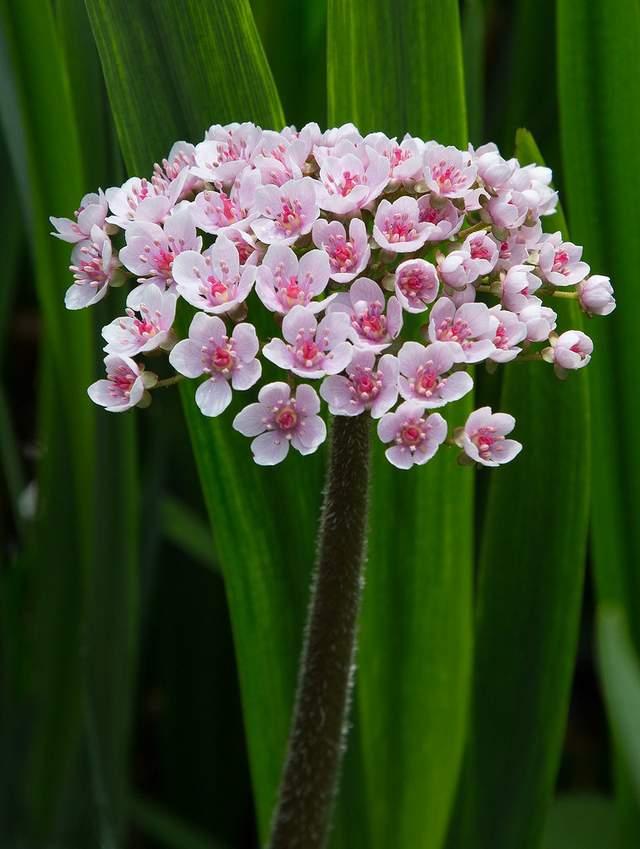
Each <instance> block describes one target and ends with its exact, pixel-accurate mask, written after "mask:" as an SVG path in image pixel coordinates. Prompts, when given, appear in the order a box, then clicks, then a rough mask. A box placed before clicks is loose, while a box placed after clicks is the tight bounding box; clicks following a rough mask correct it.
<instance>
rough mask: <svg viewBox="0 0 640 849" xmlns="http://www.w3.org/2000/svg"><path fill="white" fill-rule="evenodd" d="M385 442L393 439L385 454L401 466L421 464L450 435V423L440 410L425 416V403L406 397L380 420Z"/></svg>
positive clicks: (381, 436)
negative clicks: (405, 399)
mask: <svg viewBox="0 0 640 849" xmlns="http://www.w3.org/2000/svg"><path fill="white" fill-rule="evenodd" d="M378 436H379V437H380V439H381V440H382V442H393V445H392V446H391V447H390V448H387V450H386V451H385V452H384V456H385V457H386V458H387V460H388V461H389V462H390V463H392V464H393V465H394V466H396V468H398V469H410V468H411V466H413V465H416V466H422V465H423V464H424V463H426V462H427V461H428V460H430V459H431V458H432V457H433V456H434V454H435V453H436V451H437V450H438V448H439V447H440V445H442V443H443V442H444V441H445V439H446V438H447V423H446V422H445V420H444V419H443V418H442V416H441V415H440V413H432V414H431V415H430V416H425V412H424V406H423V405H422V404H419V403H417V402H415V401H405V402H404V403H403V404H400V406H399V407H398V409H397V410H396V411H395V412H393V413H387V414H386V415H385V416H383V417H382V418H381V419H380V421H379V422H378Z"/></svg>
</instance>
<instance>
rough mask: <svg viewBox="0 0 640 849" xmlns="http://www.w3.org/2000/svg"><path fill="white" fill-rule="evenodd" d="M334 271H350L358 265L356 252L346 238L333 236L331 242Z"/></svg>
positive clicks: (330, 249)
mask: <svg viewBox="0 0 640 849" xmlns="http://www.w3.org/2000/svg"><path fill="white" fill-rule="evenodd" d="M329 259H330V260H331V269H332V271H342V272H344V271H350V270H351V269H352V268H353V267H354V266H355V264H356V258H355V251H354V249H353V245H352V244H351V242H347V241H346V239H345V238H344V236H333V237H332V238H331V240H330V242H329Z"/></svg>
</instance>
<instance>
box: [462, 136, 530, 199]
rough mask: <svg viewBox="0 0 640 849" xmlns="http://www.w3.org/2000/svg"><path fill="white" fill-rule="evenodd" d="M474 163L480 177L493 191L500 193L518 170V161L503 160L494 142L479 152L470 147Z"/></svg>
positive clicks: (480, 148)
mask: <svg viewBox="0 0 640 849" xmlns="http://www.w3.org/2000/svg"><path fill="white" fill-rule="evenodd" d="M469 149H470V152H471V156H472V161H473V162H474V164H475V166H476V168H477V169H478V177H480V179H481V180H482V182H483V183H484V185H485V186H487V187H488V188H489V189H491V190H492V191H499V190H500V189H501V188H502V187H503V186H504V185H505V183H507V182H508V181H509V180H510V179H511V177H512V176H513V175H514V174H515V172H516V170H517V169H518V167H519V166H518V160H517V159H509V160H506V159H503V158H502V156H500V153H499V152H498V148H497V147H496V145H495V144H493V142H491V143H489V144H485V145H482V147H479V148H478V149H477V150H475V151H474V150H473V148H472V147H471V145H470V146H469Z"/></svg>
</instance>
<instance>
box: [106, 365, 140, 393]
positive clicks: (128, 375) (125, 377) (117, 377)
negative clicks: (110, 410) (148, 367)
mask: <svg viewBox="0 0 640 849" xmlns="http://www.w3.org/2000/svg"><path fill="white" fill-rule="evenodd" d="M109 380H110V381H111V383H112V384H113V386H112V388H111V395H112V396H113V397H116V396H121V395H126V396H128V395H129V394H130V392H131V387H132V386H133V384H134V383H135V381H136V375H135V374H134V373H133V372H132V371H131V370H130V369H128V368H127V367H126V366H118V368H117V369H116V370H115V371H113V372H111V374H110V375H109Z"/></svg>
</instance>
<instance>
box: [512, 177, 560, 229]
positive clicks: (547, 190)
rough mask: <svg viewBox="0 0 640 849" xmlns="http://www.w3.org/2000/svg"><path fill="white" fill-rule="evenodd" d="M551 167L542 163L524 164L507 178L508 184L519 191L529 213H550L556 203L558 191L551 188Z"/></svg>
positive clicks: (537, 214)
mask: <svg viewBox="0 0 640 849" xmlns="http://www.w3.org/2000/svg"><path fill="white" fill-rule="evenodd" d="M551 178H552V174H551V169H550V168H547V167H546V166H544V165H534V164H531V165H525V166H524V168H519V169H518V170H517V171H516V172H515V173H514V174H513V176H512V177H511V179H510V180H509V185H510V186H511V187H512V188H514V189H515V190H516V191H518V192H521V193H522V196H523V197H524V198H525V201H526V203H527V205H528V207H529V210H530V212H531V215H532V216H534V217H536V218H537V217H538V216H540V215H551V214H552V213H553V212H555V210H556V206H557V204H558V193H557V192H556V191H554V190H553V189H552V188H551Z"/></svg>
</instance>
